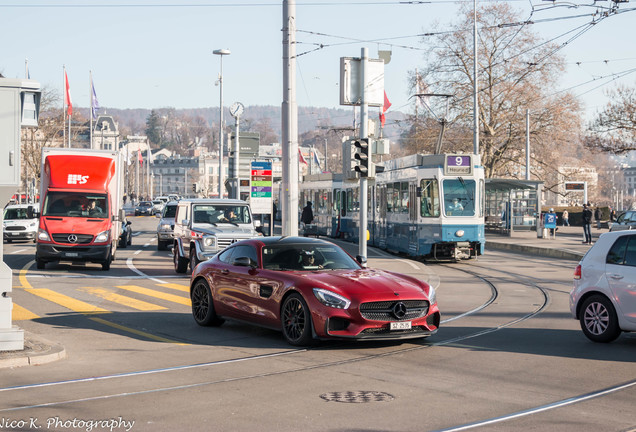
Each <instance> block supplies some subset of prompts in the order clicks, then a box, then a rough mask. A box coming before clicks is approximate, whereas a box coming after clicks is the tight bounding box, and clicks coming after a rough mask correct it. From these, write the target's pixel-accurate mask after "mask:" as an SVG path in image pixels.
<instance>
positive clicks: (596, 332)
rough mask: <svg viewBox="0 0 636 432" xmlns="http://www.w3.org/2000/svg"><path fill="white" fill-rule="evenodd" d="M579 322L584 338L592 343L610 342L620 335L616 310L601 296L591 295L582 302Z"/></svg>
mask: <svg viewBox="0 0 636 432" xmlns="http://www.w3.org/2000/svg"><path fill="white" fill-rule="evenodd" d="M579 321H580V323H581V330H583V333H584V334H585V336H587V338H588V339H590V340H591V341H594V342H601V343H608V342H612V341H613V340H615V339H616V338H618V336H620V334H621V329H620V327H619V326H618V316H617V315H616V310H615V309H614V306H613V305H612V302H610V301H609V299H608V298H607V297H605V296H602V295H593V296H591V297H588V298H587V299H586V300H585V301H584V302H583V305H582V306H581V313H580V319H579Z"/></svg>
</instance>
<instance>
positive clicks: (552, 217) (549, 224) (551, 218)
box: [543, 208, 558, 239]
mask: <svg viewBox="0 0 636 432" xmlns="http://www.w3.org/2000/svg"><path fill="white" fill-rule="evenodd" d="M543 226H544V227H546V228H549V229H550V237H551V238H553V239H555V238H556V230H557V229H558V228H557V215H556V213H554V209H553V208H551V209H550V211H549V212H548V213H546V215H545V219H544V223H543Z"/></svg>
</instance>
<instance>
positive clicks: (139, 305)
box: [80, 287, 167, 311]
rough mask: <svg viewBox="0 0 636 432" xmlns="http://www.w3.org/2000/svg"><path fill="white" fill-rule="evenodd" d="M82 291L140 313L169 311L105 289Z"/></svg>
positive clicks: (85, 289) (86, 289)
mask: <svg viewBox="0 0 636 432" xmlns="http://www.w3.org/2000/svg"><path fill="white" fill-rule="evenodd" d="M80 290H82V291H85V292H87V293H90V294H93V295H96V296H98V297H101V298H103V299H104V300H108V301H111V302H113V303H118V304H121V305H124V306H128V307H131V308H133V309H137V310H140V311H155V310H163V309H167V308H165V307H163V306H159V305H155V304H152V303H148V302H145V301H142V300H137V299H135V298H132V297H126V296H123V295H120V294H117V293H114V292H112V291H108V290H105V289H103V288H96V287H81V288H80Z"/></svg>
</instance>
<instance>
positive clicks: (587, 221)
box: [583, 203, 592, 244]
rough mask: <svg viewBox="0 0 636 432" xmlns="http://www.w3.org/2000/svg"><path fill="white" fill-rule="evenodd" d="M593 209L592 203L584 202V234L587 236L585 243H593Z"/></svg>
mask: <svg viewBox="0 0 636 432" xmlns="http://www.w3.org/2000/svg"><path fill="white" fill-rule="evenodd" d="M591 228H592V210H591V209H590V204H589V203H588V204H583V235H584V236H585V240H584V241H583V243H584V244H592V230H591Z"/></svg>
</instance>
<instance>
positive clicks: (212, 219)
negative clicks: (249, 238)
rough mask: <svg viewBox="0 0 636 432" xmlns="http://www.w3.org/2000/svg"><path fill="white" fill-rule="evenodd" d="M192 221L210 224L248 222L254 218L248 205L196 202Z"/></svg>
mask: <svg viewBox="0 0 636 432" xmlns="http://www.w3.org/2000/svg"><path fill="white" fill-rule="evenodd" d="M192 221H193V222H194V223H208V224H218V223H233V224H248V223H252V218H251V217H250V212H249V208H248V207H247V206H246V205H227V204H221V205H216V204H196V205H194V206H193V208H192Z"/></svg>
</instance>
